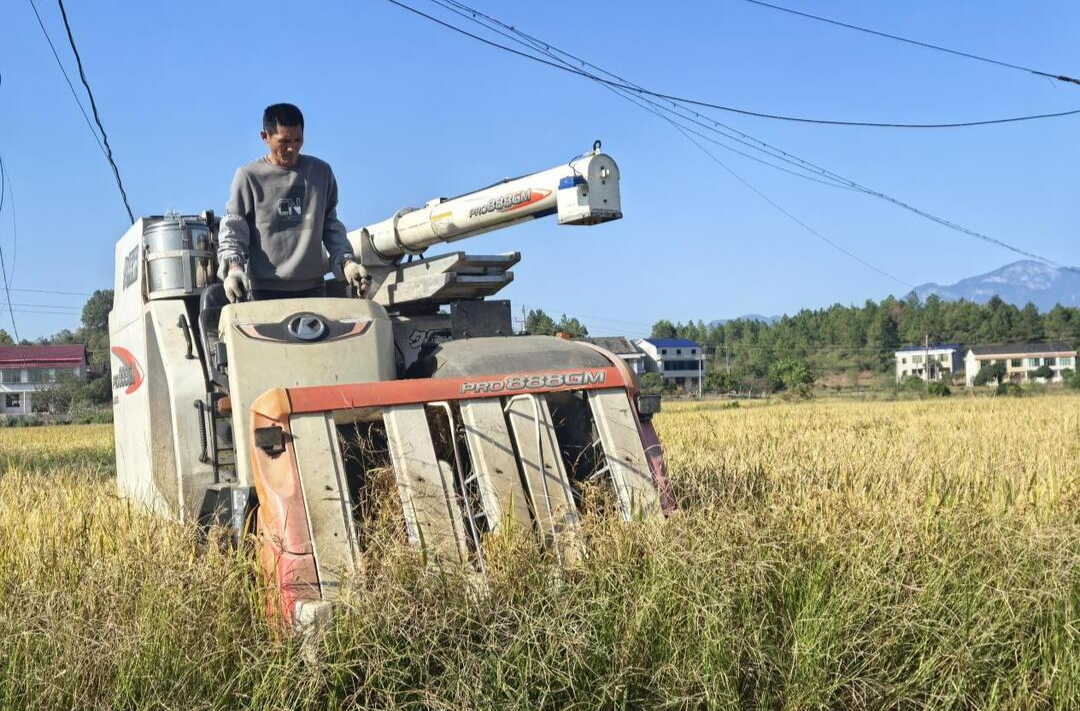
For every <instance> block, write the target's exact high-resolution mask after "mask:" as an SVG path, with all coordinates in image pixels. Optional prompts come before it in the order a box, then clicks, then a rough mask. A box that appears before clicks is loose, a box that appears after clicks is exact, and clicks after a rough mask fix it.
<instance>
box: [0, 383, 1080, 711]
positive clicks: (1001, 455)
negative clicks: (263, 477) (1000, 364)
mask: <svg viewBox="0 0 1080 711" xmlns="http://www.w3.org/2000/svg"><path fill="white" fill-rule="evenodd" d="M657 425H658V429H659V430H660V435H661V438H662V439H663V441H664V443H665V448H666V452H667V456H668V463H669V467H670V470H671V475H672V479H673V484H674V487H675V491H676V494H677V495H678V497H679V499H680V503H681V510H680V511H679V512H678V513H677V514H676V515H675V516H674V517H672V518H670V519H669V520H667V521H664V522H662V523H659V524H654V523H636V524H632V525H624V524H620V523H618V522H613V521H611V520H610V519H606V518H603V517H587V518H586V522H585V536H586V538H587V540H588V548H589V551H590V556H589V558H588V560H587V561H586V562H585V564H584V565H582V566H581V567H580V568H576V569H572V570H569V571H565V572H560V571H559V570H558V569H557V568H556V566H555V565H554V564H553V563H552V562H551V561H550V560H548V559H547V558H545V557H543V556H541V555H538V554H537V553H535V552H534V551H533V550H532V547H531V546H528V545H524V544H523V542H522V541H520V540H510V539H507V540H501V541H499V542H498V545H494V546H492V547H493V549H494V550H493V551H492V553H491V560H490V563H489V568H490V582H489V584H488V585H487V586H485V587H483V589H481V588H480V587H479V586H477V585H475V584H473V583H472V582H471V581H469V580H466V579H464V578H463V577H462V575H461V574H460V573H458V572H455V571H442V572H441V573H433V572H431V571H429V570H427V569H425V567H424V566H423V564H422V562H421V561H420V560H419V557H418V556H416V555H415V554H413V553H411V552H410V551H408V550H403V549H401V548H399V547H394V545H393V542H392V541H390V542H388V543H387V546H386V548H385V550H383V554H382V555H381V557H380V564H376V565H370V566H368V567H367V569H366V571H365V573H364V574H363V576H358V577H357V579H356V580H354V581H353V583H354V584H353V591H352V593H351V594H350V597H349V600H348V602H347V604H345V605H342V606H341V608H340V614H338V615H337V617H336V619H335V621H334V623H333V625H332V626H331V627H330V628H329V629H328V630H327V632H326V633H325V635H324V636H323V637H322V638H321V639H320V640H319V641H318V645H319V648H318V649H317V650H315V653H314V654H313V653H311V652H312V650H309V649H302V648H301V647H300V646H299V645H298V644H297V643H296V642H295V641H293V640H291V639H289V638H287V637H284V636H282V635H280V634H277V633H276V632H275V630H273V629H271V628H269V627H268V626H267V625H266V623H265V622H264V621H263V617H262V614H261V610H262V609H263V606H264V604H265V599H264V593H263V591H262V590H261V588H260V586H259V583H258V577H257V571H256V568H255V566H254V564H253V561H252V560H251V558H250V556H249V555H248V554H246V553H245V552H243V551H241V552H238V553H237V552H231V551H230V550H229V549H228V548H227V547H226V546H222V545H217V544H216V543H215V541H213V540H210V541H205V540H202V539H200V537H199V536H198V535H197V533H196V532H195V531H193V530H191V529H190V528H186V527H184V526H181V525H179V524H173V523H165V522H161V521H158V520H156V519H151V518H148V517H147V516H145V515H143V514H142V513H140V512H138V511H136V510H131V509H130V508H129V507H128V506H127V505H126V504H125V502H124V501H122V500H121V499H119V498H117V497H116V496H115V494H114V489H113V482H112V476H113V464H112V434H111V431H110V429H109V428H108V426H77V427H66V428H31V429H0V708H4V709H7V708H11V709H33V708H42V709H57V708H80V709H83V708H89V709H107V708H109V709H111V708H123V709H136V708H139V709H141V708H153V709H173V708H176V709H217V708H220V709H233V708H255V709H284V708H301V709H326V708H350V707H355V708H376V709H448V710H449V709H455V710H457V709H614V708H620V709H657V708H671V709H836V708H839V709H1075V708H1078V707H1080V396H1072V395H1061V396H1054V397H1050V396H1048V397H1037V398H1019V399H1017V398H979V399H968V398H952V399H950V400H936V401H913V402H880V403H844V402H810V403H792V404H771V405H763V406H755V407H739V408H726V407H722V406H719V405H717V404H711V403H702V404H684V405H680V404H674V405H670V406H667V411H665V412H664V413H663V414H661V415H659V416H657Z"/></svg>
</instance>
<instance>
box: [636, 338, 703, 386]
mask: <svg viewBox="0 0 1080 711" xmlns="http://www.w3.org/2000/svg"><path fill="white" fill-rule="evenodd" d="M634 345H636V346H637V347H638V348H640V349H641V350H642V352H644V353H645V368H646V370H647V371H648V372H650V373H659V374H660V375H661V376H663V378H664V380H669V381H671V382H673V383H675V386H676V387H678V388H681V389H683V390H686V391H687V392H697V390H698V387H699V386H700V384H701V383H700V382H699V380H700V379H701V378H703V377H705V353H704V350H703V349H702V347H701V346H700V345H699V344H697V343H694V342H693V341H690V340H687V339H685V338H641V339H639V340H637V341H634Z"/></svg>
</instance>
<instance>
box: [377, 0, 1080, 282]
mask: <svg viewBox="0 0 1080 711" xmlns="http://www.w3.org/2000/svg"><path fill="white" fill-rule="evenodd" d="M431 1H432V2H436V0H431ZM447 1H448V2H451V3H452V4H453V5H455V6H457V7H460V8H463V9H465V10H466V11H468V12H469V13H471V14H473V15H474V16H482V17H485V18H487V19H489V20H491V21H493V22H495V23H497V24H499V25H502V26H503V27H506V28H508V29H510V30H511V31H512V32H514V33H515V34H518V35H522V36H524V37H530V36H529V35H526V34H525V33H522V32H521V31H520V30H517V29H516V28H513V27H511V26H510V25H507V24H505V23H503V22H501V21H499V20H497V19H495V18H491V17H490V16H488V15H485V14H484V13H482V12H479V11H477V10H474V9H473V8H470V7H468V6H467V5H464V4H463V3H460V2H457V1H456V0H447ZM387 2H390V3H392V4H394V5H397V6H398V7H401V8H403V9H406V10H408V11H410V12H412V13H414V14H417V15H420V16H421V17H424V18H427V19H428V20H431V21H432V22H435V23H437V24H439V25H441V26H443V27H446V28H448V29H451V30H453V31H455V32H458V33H460V34H463V35H466V36H468V37H470V38H473V39H476V40H478V41H480V42H482V43H484V44H487V45H489V46H492V47H495V48H498V49H502V50H504V51H507V52H510V53H512V54H515V55H518V56H521V57H524V58H526V59H531V60H533V61H535V62H539V63H541V64H545V65H547V66H551V67H555V68H556V69H560V70H563V71H568V72H570V73H573V74H577V75H579V76H584V77H586V78H589V79H594V80H597V81H600V82H601V83H603V84H606V85H607V86H609V88H616V87H623V86H625V87H627V88H628V90H631V91H632V90H634V88H635V87H634V85H633V84H632V83H629V82H627V80H625V79H623V78H622V77H619V76H618V75H616V74H614V73H612V72H609V71H607V70H604V69H602V68H600V67H598V66H597V65H595V64H591V63H590V62H587V61H585V60H583V59H581V58H579V57H576V56H575V55H572V54H570V53H569V52H566V51H564V50H559V49H557V48H555V47H553V46H552V45H550V44H548V43H546V42H542V41H541V40H537V39H536V38H535V37H531V40H532V41H535V42H540V43H541V44H543V45H544V47H546V48H548V51H551V50H554V51H557V52H559V53H560V54H563V55H565V56H567V57H570V58H572V59H573V60H574V61H576V62H578V63H579V64H580V65H581V66H582V67H585V66H590V67H593V68H594V69H597V70H599V71H601V72H603V73H604V74H607V75H608V76H613V77H615V78H616V79H618V80H619V81H618V82H612V81H607V80H603V79H602V78H598V77H595V76H594V75H592V74H591V73H590V72H587V71H584V70H581V69H576V68H573V67H568V66H566V65H565V64H560V63H558V62H556V61H549V60H546V59H544V58H542V57H537V56H536V55H533V54H529V53H526V52H522V51H520V50H516V49H514V48H512V47H507V46H506V45H503V44H500V43H498V42H494V41H492V40H489V39H487V38H485V37H481V36H479V35H476V34H474V33H472V32H469V31H468V30H464V29H462V28H460V27H457V26H455V25H453V24H451V23H448V22H445V21H443V20H441V19H439V18H437V17H434V16H432V15H429V14H427V13H425V12H422V11H420V10H417V9H416V8H413V7H410V6H409V5H406V4H404V3H402V2H399V1H398V0H387ZM436 4H439V5H441V6H443V7H445V5H443V4H442V3H441V2H436ZM459 14H460V13H459ZM474 21H477V22H478V20H474ZM481 24H483V23H481ZM489 29H493V28H489ZM493 31H494V30H493ZM549 56H550V55H549ZM671 103H672V105H673V106H678V102H675V101H672V102H671ZM654 105H655V104H654ZM661 108H662V107H661ZM664 110H665V111H670V110H669V109H666V108H665V109H664ZM683 110H685V111H688V112H690V113H693V114H694V115H695V116H696V117H698V118H699V119H704V120H707V121H710V122H712V123H713V124H714V125H715V126H716V127H723V128H724V129H727V130H728V131H730V132H734V133H736V134H738V135H739V136H741V137H742V138H741V139H740V138H733V139H732V140H736V141H738V142H740V143H743V144H745V145H748V146H750V147H751V148H753V149H755V150H760V151H762V152H764V153H766V154H768V155H771V156H772V157H774V158H779V159H781V160H784V161H785V162H795V163H797V164H799V165H800V167H802V168H803V169H804V170H808V171H811V172H814V173H816V174H819V175H822V176H826V177H827V178H830V179H832V180H835V181H838V182H840V183H843V184H844V185H846V186H848V187H851V188H853V189H855V190H858V191H860V192H863V193H866V194H867V195H871V196H873V197H877V198H879V199H881V200H885V201H886V202H890V203H892V204H894V205H896V206H897V207H900V208H902V209H904V210H907V211H909V212H912V213H914V214H917V215H919V216H921V217H923V218H925V219H928V220H931V221H932V222H936V223H937V224H939V225H942V226H944V227H948V228H950V229H953V230H956V231H958V232H961V233H963V234H966V235H968V236H970V237H974V238H976V239H979V240H981V241H984V242H987V243H989V244H994V245H996V246H999V247H1002V248H1003V249H1007V250H1009V251H1011V252H1014V253H1016V254H1020V255H1023V256H1025V257H1030V258H1032V259H1036V260H1039V261H1041V262H1044V263H1046V264H1050V265H1052V266H1055V267H1059V268H1062V269H1066V270H1069V271H1074V272H1077V271H1080V269H1077V268H1076V267H1070V266H1066V265H1063V264H1060V263H1058V262H1055V261H1054V260H1051V259H1049V258H1047V257H1043V256H1041V255H1038V254H1035V253H1034V252H1030V251H1027V250H1024V249H1021V248H1019V247H1014V246H1012V245H1010V244H1009V243H1007V242H1004V241H1003V240H1000V239H997V238H996V237H991V236H989V235H986V234H983V233H981V232H978V231H976V230H972V229H969V228H967V227H964V226H963V225H960V224H958V223H955V222H952V221H951V220H947V219H945V218H943V217H939V216H937V215H934V214H933V213H930V212H927V211H925V210H922V209H920V208H917V207H915V206H914V205H911V204H909V203H907V202H904V201H903V200H900V199H898V198H894V197H892V196H890V195H887V194H886V193H883V192H881V191H878V190H873V189H871V188H868V187H866V186H864V185H861V184H859V183H857V182H856V181H854V180H851V179H849V178H845V177H844V176H842V175H839V174H838V173H835V172H833V171H830V170H827V169H825V168H822V167H821V166H818V165H815V164H814V163H811V162H810V161H807V160H805V159H802V158H799V157H798V156H796V155H795V154H793V153H790V152H788V151H784V150H783V149H780V148H776V147H775V146H771V145H770V144H768V143H766V142H765V141H762V140H760V139H757V138H754V137H753V136H750V135H749V134H746V133H744V132H742V131H738V130H737V129H734V128H731V127H730V126H726V125H724V124H722V123H720V122H718V121H716V120H715V119H712V118H710V117H707V116H703V115H701V114H699V113H697V112H694V111H693V110H692V109H685V107H683ZM684 118H685V117H684ZM720 133H721V135H725V136H727V137H728V138H732V137H731V136H729V135H728V134H725V133H723V132H720ZM755 143H756V144H759V145H760V146H762V147H764V148H759V147H758V146H757V145H754V144H755ZM770 151H771V152H770Z"/></svg>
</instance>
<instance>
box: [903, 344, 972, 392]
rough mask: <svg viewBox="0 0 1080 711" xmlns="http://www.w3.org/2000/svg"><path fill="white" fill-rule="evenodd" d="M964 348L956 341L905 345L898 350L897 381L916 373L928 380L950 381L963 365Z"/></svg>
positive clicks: (917, 376) (917, 375)
mask: <svg viewBox="0 0 1080 711" xmlns="http://www.w3.org/2000/svg"><path fill="white" fill-rule="evenodd" d="M962 353H963V349H962V348H961V347H960V346H959V345H957V344H955V343H934V344H931V345H929V346H925V345H924V346H904V347H903V348H901V349H900V350H898V351H896V354H895V357H896V382H897V383H900V382H901V381H902V380H903V379H904V378H906V377H908V376H910V375H914V376H915V377H916V378H921V379H923V380H925V381H926V382H932V381H942V380H944V381H945V382H948V381H949V379H951V378H952V376H953V374H954V373H955V372H956V371H957V370H959V369H960V367H961V365H962V358H963V356H962V355H961V354H962Z"/></svg>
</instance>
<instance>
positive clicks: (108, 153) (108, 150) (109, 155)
mask: <svg viewBox="0 0 1080 711" xmlns="http://www.w3.org/2000/svg"><path fill="white" fill-rule="evenodd" d="M56 3H57V5H59V6H60V15H61V17H63V19H64V29H65V30H67V37H68V43H69V44H70V45H71V51H72V53H74V55H75V63H76V64H77V65H78V67H79V79H81V80H82V84H83V86H84V87H85V88H86V94H87V96H89V97H90V110H91V111H92V112H93V114H94V123H96V124H97V127H98V130H99V131H101V140H102V141H103V142H104V144H105V158H106V159H107V160H108V161H109V165H110V166H111V167H112V171H113V177H115V178H116V187H117V188H119V189H120V197H121V198H122V199H123V200H124V209H125V210H127V214H128V219H130V220H131V224H135V214H134V213H133V212H132V211H131V205H130V204H128V196H127V191H126V190H124V182H123V180H121V179H120V169H119V168H118V167H117V166H116V160H115V159H114V158H113V152H112V146H110V145H109V136H108V134H107V133H105V127H104V126H103V125H102V124H101V115H100V114H99V113H98V108H97V102H96V101H95V100H94V92H93V90H92V89H91V88H90V82H89V81H87V79H86V71H85V70H84V69H83V63H82V57H80V56H79V48H78V47H76V46H75V35H73V34H72V32H71V25H70V24H69V23H68V16H67V10H65V9H64V0H56Z"/></svg>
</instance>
